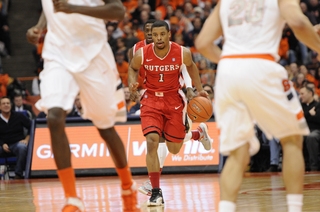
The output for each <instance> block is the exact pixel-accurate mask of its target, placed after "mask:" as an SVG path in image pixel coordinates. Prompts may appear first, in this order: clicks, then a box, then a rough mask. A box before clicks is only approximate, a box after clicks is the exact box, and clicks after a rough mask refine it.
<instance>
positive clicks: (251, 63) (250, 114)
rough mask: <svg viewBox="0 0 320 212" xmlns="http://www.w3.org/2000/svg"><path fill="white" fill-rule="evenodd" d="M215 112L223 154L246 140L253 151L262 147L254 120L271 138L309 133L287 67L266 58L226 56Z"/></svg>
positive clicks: (222, 66) (220, 72)
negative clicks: (256, 134)
mask: <svg viewBox="0 0 320 212" xmlns="http://www.w3.org/2000/svg"><path fill="white" fill-rule="evenodd" d="M215 112H216V114H215V115H216V120H217V124H218V128H219V129H220V152H221V154H223V155H229V154H230V151H233V150H235V149H237V148H239V147H240V146H242V145H244V144H246V143H247V142H249V143H250V149H249V151H250V154H251V155H254V154H256V153H257V152H258V151H259V148H260V144H259V141H258V140H257V138H256V136H255V131H254V125H255V121H256V123H257V124H258V126H259V127H260V129H261V130H262V131H263V132H264V133H265V134H266V135H267V137H268V138H272V137H275V138H279V139H281V138H284V137H287V136H290V135H308V134H309V128H308V125H307V123H306V120H305V118H304V115H303V111H302V107H301V105H300V102H299V98H298V96H297V93H296V91H295V89H294V88H293V86H292V83H291V82H289V81H288V77H287V72H286V70H285V69H284V68H283V67H282V66H280V65H279V64H277V63H275V62H273V61H269V60H265V59H253V58H252V59H251V58H249V59H240V58H239V59H238V58H237V59H233V58H230V59H229V58H227V59H222V60H221V61H220V62H219V66H218V72H217V78H216V88H215Z"/></svg>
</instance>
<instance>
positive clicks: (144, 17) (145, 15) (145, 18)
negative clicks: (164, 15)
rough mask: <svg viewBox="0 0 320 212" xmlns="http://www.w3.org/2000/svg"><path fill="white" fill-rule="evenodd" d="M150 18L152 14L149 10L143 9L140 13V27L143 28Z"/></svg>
mask: <svg viewBox="0 0 320 212" xmlns="http://www.w3.org/2000/svg"><path fill="white" fill-rule="evenodd" d="M149 19H150V15H149V13H148V12H147V11H145V10H143V11H142V12H141V14H140V26H139V28H140V29H143V26H144V24H145V23H146V22H147V21H148V20H149Z"/></svg>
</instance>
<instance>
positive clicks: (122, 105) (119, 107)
mask: <svg viewBox="0 0 320 212" xmlns="http://www.w3.org/2000/svg"><path fill="white" fill-rule="evenodd" d="M117 106H118V110H120V109H121V108H123V107H124V106H125V104H124V101H122V102H120V103H118V104H117Z"/></svg>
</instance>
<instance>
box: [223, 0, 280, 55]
mask: <svg viewBox="0 0 320 212" xmlns="http://www.w3.org/2000/svg"><path fill="white" fill-rule="evenodd" d="M220 20H221V25H222V29H223V35H224V37H225V43H224V45H223V51H222V55H221V56H222V57H223V56H230V55H250V54H270V55H272V56H273V57H274V59H275V60H276V61H278V60H279V55H278V50H279V43H280V39H281V35H282V29H283V27H284V24H285V21H284V19H283V18H282V17H281V16H280V10H279V6H278V0H223V1H221V5H220Z"/></svg>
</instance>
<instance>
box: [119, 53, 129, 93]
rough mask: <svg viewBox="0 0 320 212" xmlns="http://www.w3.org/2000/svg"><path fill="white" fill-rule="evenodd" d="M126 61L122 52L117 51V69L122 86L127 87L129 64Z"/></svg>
mask: <svg viewBox="0 0 320 212" xmlns="http://www.w3.org/2000/svg"><path fill="white" fill-rule="evenodd" d="M124 59H125V55H124V53H123V52H122V51H117V53H116V63H117V69H118V72H119V75H120V78H121V81H122V84H124V85H125V86H126V87H127V86H128V68H129V63H128V62H126V61H125V60H124Z"/></svg>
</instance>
